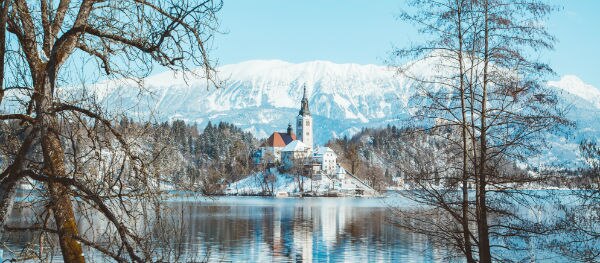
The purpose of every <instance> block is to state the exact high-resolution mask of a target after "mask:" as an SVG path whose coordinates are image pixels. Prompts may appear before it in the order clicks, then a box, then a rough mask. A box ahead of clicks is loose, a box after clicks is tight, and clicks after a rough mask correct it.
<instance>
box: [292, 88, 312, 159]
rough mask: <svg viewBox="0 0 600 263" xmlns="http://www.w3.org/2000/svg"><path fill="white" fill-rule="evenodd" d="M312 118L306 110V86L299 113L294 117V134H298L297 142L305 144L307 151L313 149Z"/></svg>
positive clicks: (307, 109)
mask: <svg viewBox="0 0 600 263" xmlns="http://www.w3.org/2000/svg"><path fill="white" fill-rule="evenodd" d="M312 125H313V123H312V116H311V115H310V110H309V108H308V98H307V97H306V86H305V87H304V93H303V95H302V102H301V106H300V112H298V116H297V117H296V133H297V134H298V140H300V141H302V142H303V143H304V144H306V147H308V150H309V151H312V149H313V132H312V131H313V130H312V127H313V126H312Z"/></svg>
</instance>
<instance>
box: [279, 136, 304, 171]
mask: <svg viewBox="0 0 600 263" xmlns="http://www.w3.org/2000/svg"><path fill="white" fill-rule="evenodd" d="M309 156H310V148H308V147H307V145H306V144H304V143H303V142H302V141H299V140H294V141H292V142H290V143H289V144H288V145H286V146H285V147H284V148H283V149H282V150H281V159H282V162H283V165H284V166H285V167H286V168H290V167H292V165H294V162H295V161H297V160H301V161H305V160H306V159H307V157H309ZM296 164H298V163H296ZM302 164H304V163H302Z"/></svg>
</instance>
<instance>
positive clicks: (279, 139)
mask: <svg viewBox="0 0 600 263" xmlns="http://www.w3.org/2000/svg"><path fill="white" fill-rule="evenodd" d="M293 140H296V134H294V133H293V132H292V133H291V134H287V133H284V132H274V133H273V134H271V136H270V137H269V139H267V141H266V142H265V145H264V146H266V147H285V146H286V145H288V143H290V142H292V141H293Z"/></svg>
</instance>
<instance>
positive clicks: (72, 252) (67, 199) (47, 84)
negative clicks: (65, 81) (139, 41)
mask: <svg viewBox="0 0 600 263" xmlns="http://www.w3.org/2000/svg"><path fill="white" fill-rule="evenodd" d="M49 68H52V67H49ZM50 74H56V73H54V72H51V73H50ZM50 74H48V73H46V74H43V75H44V77H43V81H41V82H38V84H41V85H40V86H38V87H37V89H36V90H37V91H38V92H39V93H38V96H37V97H36V100H37V101H36V114H37V116H38V125H40V127H39V128H40V134H41V141H42V153H43V156H44V165H45V166H44V173H46V174H47V175H48V176H49V177H65V176H66V169H65V160H64V150H63V147H62V145H61V143H60V139H59V133H58V129H59V125H58V118H57V116H56V114H54V113H52V112H51V105H52V97H53V96H52V90H53V88H52V87H53V83H54V78H53V77H51V76H50ZM40 94H43V95H42V96H39V95H40ZM48 190H49V194H50V205H51V208H52V212H53V215H54V220H55V222H56V229H57V230H58V238H59V243H60V248H61V251H62V255H63V259H64V261H65V262H85V259H84V257H83V250H82V248H81V244H80V243H79V242H78V241H77V240H76V238H75V237H77V236H78V235H79V231H78V229H77V223H76V220H75V213H74V212H73V205H72V203H71V196H70V194H69V189H68V188H67V187H65V186H64V185H62V184H60V183H49V184H48Z"/></svg>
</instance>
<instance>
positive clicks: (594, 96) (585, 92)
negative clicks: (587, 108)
mask: <svg viewBox="0 0 600 263" xmlns="http://www.w3.org/2000/svg"><path fill="white" fill-rule="evenodd" d="M548 86H550V87H555V88H559V89H561V90H563V91H565V92H568V93H570V94H572V95H575V96H577V97H579V98H580V99H583V100H585V101H587V102H590V103H591V104H592V105H593V106H594V107H596V108H599V109H600V90H599V89H597V88H596V87H594V86H592V85H590V84H587V83H585V82H583V80H581V79H580V78H579V77H577V76H574V75H565V76H563V77H562V78H561V79H560V80H558V81H549V82H548Z"/></svg>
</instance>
